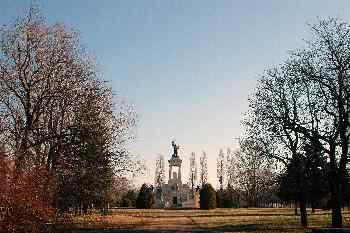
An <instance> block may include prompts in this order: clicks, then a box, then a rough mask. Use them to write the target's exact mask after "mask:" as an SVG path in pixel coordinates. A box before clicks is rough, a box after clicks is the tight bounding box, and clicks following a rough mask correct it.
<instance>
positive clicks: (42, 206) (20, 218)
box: [0, 151, 55, 233]
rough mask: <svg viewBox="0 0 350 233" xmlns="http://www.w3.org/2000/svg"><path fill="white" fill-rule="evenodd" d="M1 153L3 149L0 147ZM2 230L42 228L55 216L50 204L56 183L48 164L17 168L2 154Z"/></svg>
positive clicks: (34, 230)
mask: <svg viewBox="0 0 350 233" xmlns="http://www.w3.org/2000/svg"><path fill="white" fill-rule="evenodd" d="M0 153H1V151H0ZM0 171H1V174H0V176H1V177H0V178H1V182H0V207H2V212H3V213H2V218H3V219H0V232H4V233H10V232H11V233H17V232H18V233H19V232H21V233H22V232H25V233H37V232H43V231H44V230H45V228H46V224H47V223H48V222H49V221H50V220H52V219H53V217H54V214H55V211H54V209H53V208H51V207H50V203H51V202H50V199H51V195H50V193H51V192H53V189H52V188H51V187H53V186H52V185H51V184H50V180H49V179H48V177H49V176H48V173H47V171H46V169H45V168H33V169H32V170H30V171H21V172H18V171H16V169H15V168H14V163H13V161H11V160H9V159H8V158H6V156H4V154H2V155H0Z"/></svg>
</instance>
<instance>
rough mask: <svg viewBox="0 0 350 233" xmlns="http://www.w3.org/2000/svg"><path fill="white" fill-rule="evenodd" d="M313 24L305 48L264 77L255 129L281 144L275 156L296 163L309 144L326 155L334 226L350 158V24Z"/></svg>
mask: <svg viewBox="0 0 350 233" xmlns="http://www.w3.org/2000/svg"><path fill="white" fill-rule="evenodd" d="M310 28H311V39H309V40H307V41H306V44H305V46H304V48H301V49H298V50H295V51H294V52H292V53H291V55H290V56H289V58H288V59H287V60H286V61H284V62H283V63H282V64H281V65H279V66H276V67H274V68H271V69H269V70H267V71H266V72H265V73H264V74H263V75H262V77H261V78H260V79H259V81H258V86H257V88H256V92H255V93H254V95H253V96H252V98H251V99H250V107H251V111H250V113H249V115H248V116H250V117H251V119H252V120H251V121H250V122H251V124H250V126H251V127H250V130H251V131H253V132H255V134H256V135H255V136H256V137H260V138H261V139H262V140H261V141H262V142H264V141H267V142H268V141H269V140H270V141H273V142H274V143H277V144H278V143H279V144H278V145H277V146H276V144H274V146H275V148H277V149H278V151H280V152H281V151H283V153H280V154H279V155H278V154H274V155H270V156H272V157H275V158H277V159H278V158H281V157H283V158H284V159H285V158H286V159H287V160H285V161H288V159H289V160H290V161H291V160H292V159H293V157H294V156H295V155H297V154H298V153H300V150H302V148H303V146H304V145H305V144H312V145H313V146H314V147H317V149H318V150H319V151H320V153H319V155H320V156H323V155H326V156H327V162H328V164H327V166H328V168H327V169H328V170H329V174H328V177H329V192H330V194H331V205H332V226H333V227H341V226H342V213H341V205H342V202H343V195H342V193H343V188H344V187H343V186H344V185H343V184H344V178H345V177H346V165H347V163H348V162H349V137H350V25H349V24H348V23H346V22H343V21H341V20H338V19H333V18H331V19H327V20H319V21H318V22H317V23H316V24H314V25H311V26H310ZM270 145H271V144H270ZM281 148H286V149H285V150H283V149H281Z"/></svg>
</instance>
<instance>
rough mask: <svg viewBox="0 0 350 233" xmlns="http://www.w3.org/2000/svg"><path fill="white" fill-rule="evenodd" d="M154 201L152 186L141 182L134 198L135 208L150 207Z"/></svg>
mask: <svg viewBox="0 0 350 233" xmlns="http://www.w3.org/2000/svg"><path fill="white" fill-rule="evenodd" d="M154 203H155V197H154V193H153V186H148V185H147V184H143V185H142V186H141V189H140V192H139V194H138V196H137V199H136V208H139V209H150V208H152V207H153V205H154Z"/></svg>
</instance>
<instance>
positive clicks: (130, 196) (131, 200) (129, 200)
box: [120, 190, 137, 207]
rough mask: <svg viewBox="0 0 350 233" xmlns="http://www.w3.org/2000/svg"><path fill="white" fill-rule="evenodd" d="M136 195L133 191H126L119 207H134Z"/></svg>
mask: <svg viewBox="0 0 350 233" xmlns="http://www.w3.org/2000/svg"><path fill="white" fill-rule="evenodd" d="M136 199H137V194H136V192H135V191H134V190H129V191H127V192H126V193H125V194H124V195H123V197H122V199H121V205H120V206H121V207H136Z"/></svg>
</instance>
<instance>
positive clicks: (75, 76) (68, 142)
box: [0, 8, 138, 199]
mask: <svg viewBox="0 0 350 233" xmlns="http://www.w3.org/2000/svg"><path fill="white" fill-rule="evenodd" d="M0 119H1V123H0V125H1V126H0V140H1V141H2V142H4V143H5V144H6V146H7V148H9V153H10V156H11V157H13V158H14V161H15V163H16V168H17V169H18V170H30V169H32V168H33V167H36V166H46V168H47V170H48V171H49V172H50V174H56V175H57V176H61V177H60V179H59V180H61V181H62V182H64V183H62V185H63V186H64V187H67V186H66V184H69V185H70V186H71V187H76V188H77V187H78V186H77V185H76V184H77V183H76V182H82V183H86V185H87V186H86V187H85V188H86V190H83V189H81V190H80V191H81V192H80V191H79V192H80V193H81V194H82V195H85V194H86V195H88V194H89V195H90V194H92V193H94V192H97V191H98V189H99V187H100V186H99V185H104V188H103V189H101V190H102V191H101V192H100V193H95V194H96V195H95V196H94V198H96V199H99V198H97V197H98V196H99V197H102V196H103V197H106V196H107V195H106V192H108V189H109V187H110V186H111V184H112V179H111V177H112V176H113V173H118V174H119V175H120V174H121V173H123V172H125V171H127V172H128V171H134V169H135V167H138V163H134V161H133V160H132V156H131V155H130V153H129V152H128V151H127V150H126V148H125V145H126V142H128V141H129V140H130V139H131V138H132V136H133V135H132V129H133V128H134V127H135V125H136V114H135V112H134V110H133V108H132V107H131V106H129V105H127V104H125V103H124V102H123V101H119V102H117V101H116V98H115V96H114V95H113V92H112V90H111V88H109V87H108V86H107V85H106V83H105V82H104V81H103V80H102V78H101V77H100V76H99V75H98V74H97V72H96V68H95V65H94V62H93V60H92V59H90V57H89V56H88V54H86V53H85V52H84V49H83V48H82V47H81V45H80V42H79V37H78V34H77V33H76V32H75V31H73V30H70V29H68V28H67V27H66V26H64V25H62V24H55V25H48V24H47V23H46V21H45V20H44V19H43V17H41V15H40V12H38V10H37V9H35V8H31V9H30V10H29V13H28V15H26V16H25V17H23V18H21V19H19V20H18V21H17V22H16V24H14V25H10V26H4V27H2V28H1V30H0ZM87 177H90V179H91V180H90V181H91V182H90V183H89V182H86V178H87ZM68 178H70V179H68ZM100 178H101V182H96V180H97V179H100ZM102 180H103V182H102ZM83 181H84V182H83ZM93 181H94V182H93ZM94 184H95V185H94ZM63 186H62V187H63ZM62 190H63V189H62ZM87 190H89V191H87ZM66 191H67V192H68V193H79V192H78V191H77V192H71V191H70V190H66ZM101 195H102V196H101Z"/></svg>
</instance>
